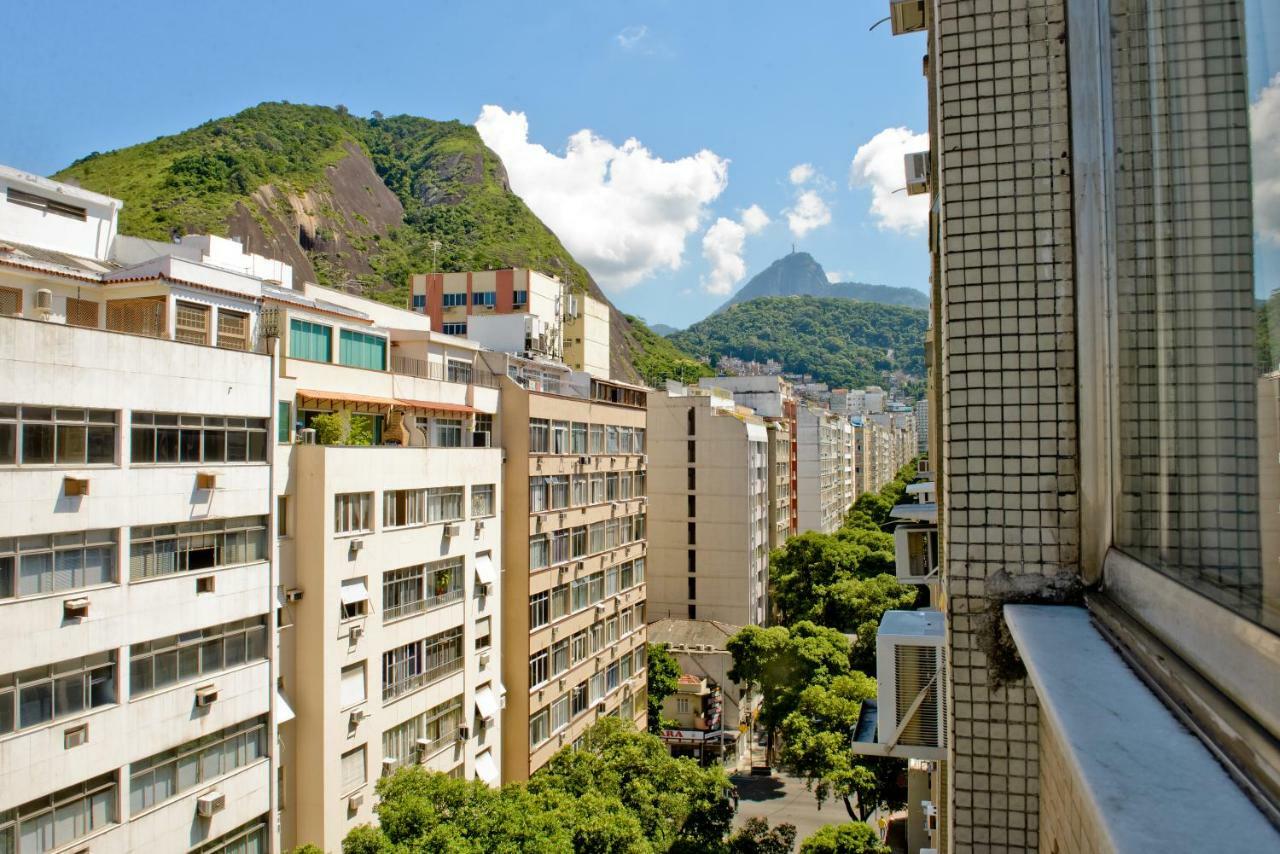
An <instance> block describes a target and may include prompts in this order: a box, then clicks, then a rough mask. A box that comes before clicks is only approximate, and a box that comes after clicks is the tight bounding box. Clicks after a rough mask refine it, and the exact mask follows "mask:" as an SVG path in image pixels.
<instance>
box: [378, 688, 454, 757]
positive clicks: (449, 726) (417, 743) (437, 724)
mask: <svg viewBox="0 0 1280 854" xmlns="http://www.w3.org/2000/svg"><path fill="white" fill-rule="evenodd" d="M465 720H466V716H465V715H464V714H463V710H462V695H461V694H459V695H458V696H456V697H454V698H452V699H449V700H445V701H444V702H443V703H441V704H439V705H438V706H434V707H432V708H430V709H428V710H427V711H425V712H423V713H421V714H419V715H414V716H413V717H412V718H410V719H409V720H407V721H405V722H404V723H402V724H400V725H398V726H394V727H392V728H391V729H389V730H387V731H385V732H384V733H383V734H382V758H383V760H384V762H385V760H391V763H390V766H389V767H390V769H391V770H395V769H397V768H403V767H405V766H406V765H414V764H417V763H419V762H421V761H423V760H425V759H426V758H427V757H429V756H431V755H432V754H433V753H436V752H437V751H439V750H440V749H441V748H444V747H446V746H448V745H452V744H454V743H455V742H456V741H457V733H458V727H460V726H462V724H463V723H464V722H465ZM423 742H425V744H424V743H423Z"/></svg>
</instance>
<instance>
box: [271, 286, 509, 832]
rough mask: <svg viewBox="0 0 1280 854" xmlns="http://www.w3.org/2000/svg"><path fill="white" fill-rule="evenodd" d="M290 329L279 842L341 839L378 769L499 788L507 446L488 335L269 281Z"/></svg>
mask: <svg viewBox="0 0 1280 854" xmlns="http://www.w3.org/2000/svg"><path fill="white" fill-rule="evenodd" d="M264 300H265V302H264V304H265V305H266V306H268V308H267V309H266V311H268V312H270V317H271V322H272V323H273V324H274V326H275V328H276V329H277V330H278V334H279V346H278V353H277V363H278V364H277V375H276V377H275V399H276V401H277V404H276V405H277V407H278V410H279V411H278V419H279V420H278V425H279V430H278V432H277V434H276V436H275V438H276V442H277V444H276V465H275V472H274V478H275V494H276V508H277V519H278V531H277V534H278V537H277V540H276V543H277V548H278V554H279V556H280V560H279V566H280V582H281V594H280V616H279V620H278V623H279V626H280V629H279V632H280V650H281V656H280V659H281V676H282V685H281V689H282V691H283V693H284V695H285V696H286V697H287V700H288V702H289V703H290V705H291V707H292V709H293V711H294V713H295V715H296V717H294V719H293V720H291V721H284V722H282V727H281V730H280V733H279V742H280V747H281V764H282V766H283V768H284V772H283V773H282V775H281V780H280V781H281V797H280V818H281V837H282V838H281V843H282V846H283V847H284V848H289V847H292V846H294V845H298V844H302V843H306V842H310V843H314V844H316V845H319V846H321V847H322V848H324V849H325V850H337V849H338V848H339V847H340V845H341V841H342V839H343V837H344V836H346V834H347V833H348V832H349V831H350V830H351V828H353V827H355V826H356V825H358V824H364V823H367V822H369V821H372V820H374V814H373V807H374V806H375V803H374V798H373V784H374V783H375V782H376V781H377V779H378V777H379V776H381V775H383V774H386V773H390V772H392V771H394V770H396V769H397V768H401V767H404V766H406V765H422V766H425V767H427V768H430V769H432V770H435V771H442V772H446V773H450V774H453V775H455V776H458V777H463V778H466V779H478V780H483V781H484V782H487V783H489V784H490V785H497V784H498V783H499V781H500V765H501V754H502V744H501V714H500V707H501V703H502V699H503V686H502V680H501V636H502V621H501V618H500V611H499V603H500V601H501V585H502V573H501V571H500V570H501V567H502V526H501V516H500V508H501V506H502V505H501V502H502V450H501V448H500V447H498V444H497V442H496V441H495V433H494V429H495V423H494V422H495V417H496V415H497V410H498V389H497V381H496V379H495V378H494V377H493V376H492V375H490V374H489V373H488V372H487V370H486V369H485V368H484V366H483V365H481V364H479V363H478V362H479V360H478V353H479V348H478V346H477V345H476V344H474V343H472V342H469V341H466V340H462V339H459V338H455V337H452V336H446V335H441V334H439V333H436V332H433V331H431V329H430V321H429V320H428V319H427V318H424V317H422V316H421V315H420V314H415V313H413V312H408V311H404V310H401V309H396V308H391V307H388V306H384V305H381V304H378V303H374V302H371V301H369V300H365V299H362V298H359V297H354V296H350V295H347V294H341V293H335V292H332V291H329V290H325V289H321V288H318V287H316V286H314V285H306V286H304V288H303V289H302V290H300V291H289V292H286V291H284V290H282V289H276V288H271V287H269V286H268V287H266V288H265V289H264Z"/></svg>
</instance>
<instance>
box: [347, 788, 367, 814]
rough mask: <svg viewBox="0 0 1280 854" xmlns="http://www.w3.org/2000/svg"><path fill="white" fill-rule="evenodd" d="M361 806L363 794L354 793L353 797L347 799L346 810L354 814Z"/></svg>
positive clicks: (362, 804)
mask: <svg viewBox="0 0 1280 854" xmlns="http://www.w3.org/2000/svg"><path fill="white" fill-rule="evenodd" d="M362 806H364V792H356V793H355V794H354V795H352V796H351V797H349V798H347V809H349V810H350V811H351V812H355V811H356V810H358V809H360V807H362Z"/></svg>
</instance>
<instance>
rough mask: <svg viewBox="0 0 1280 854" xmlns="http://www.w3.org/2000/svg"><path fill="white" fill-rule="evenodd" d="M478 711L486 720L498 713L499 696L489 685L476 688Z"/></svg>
mask: <svg viewBox="0 0 1280 854" xmlns="http://www.w3.org/2000/svg"><path fill="white" fill-rule="evenodd" d="M476 711H477V712H479V713H480V717H482V718H484V719H485V720H488V719H490V718H493V717H495V716H496V715H497V714H498V697H497V695H496V694H494V693H493V689H492V688H490V687H489V686H488V685H485V686H484V687H482V688H477V689H476Z"/></svg>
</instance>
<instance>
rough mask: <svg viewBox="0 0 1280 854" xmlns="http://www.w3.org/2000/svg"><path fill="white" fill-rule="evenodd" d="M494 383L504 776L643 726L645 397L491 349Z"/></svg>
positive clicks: (525, 773) (524, 774) (516, 776)
mask: <svg viewBox="0 0 1280 854" xmlns="http://www.w3.org/2000/svg"><path fill="white" fill-rule="evenodd" d="M482 360H483V361H484V362H485V364H486V365H487V366H488V368H489V370H490V371H491V372H492V373H493V374H494V375H496V376H498V377H500V378H501V381H500V406H499V413H500V414H499V427H498V433H499V435H501V437H502V446H503V449H504V451H505V452H506V456H505V459H506V462H505V463H504V465H503V481H504V483H505V485H506V486H505V491H504V497H503V504H502V513H503V551H504V555H505V560H504V567H503V569H504V571H505V576H504V578H503V585H502V612H503V620H502V622H503V625H502V661H503V666H502V673H503V679H502V681H503V683H504V685H505V687H506V706H505V710H504V713H503V751H502V766H501V767H502V780H503V782H510V781H518V780H525V779H527V778H528V777H529V775H530V774H532V773H533V772H534V771H536V770H537V769H538V768H540V767H542V766H543V765H544V764H546V762H547V761H548V760H549V759H550V758H551V756H552V755H553V754H554V753H555V752H556V751H557V750H559V749H560V748H562V747H564V746H566V745H571V744H573V743H574V742H575V741H576V740H577V739H579V738H580V737H581V736H582V733H583V732H584V731H585V730H586V729H587V728H588V727H589V726H590V725H591V724H592V723H594V722H595V721H596V720H598V719H599V718H600V717H602V716H605V715H616V716H619V717H622V718H624V719H626V720H630V721H634V722H635V723H636V725H637V726H642V725H643V721H644V720H645V718H646V716H647V705H646V700H645V696H646V691H645V675H646V670H645V667H646V659H645V637H646V628H645V621H646V614H645V598H646V593H645V590H646V586H645V579H646V571H647V568H646V561H647V539H648V537H647V533H646V530H647V518H648V511H649V506H648V500H647V498H646V496H647V494H648V487H647V484H646V480H647V458H646V456H645V455H646V447H647V437H646V434H645V422H646V417H645V405H646V399H645V398H646V394H647V393H648V391H649V390H648V389H644V388H641V387H636V386H629V385H624V384H621V383H613V382H608V381H606V380H602V379H596V378H593V377H591V376H590V375H588V374H584V373H580V372H575V371H571V370H569V369H568V368H567V367H565V366H564V365H562V364H559V363H554V362H549V361H534V360H529V359H524V358H521V357H518V356H512V355H508V354H502V353H490V352H486V353H484V354H483V355H482Z"/></svg>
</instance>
